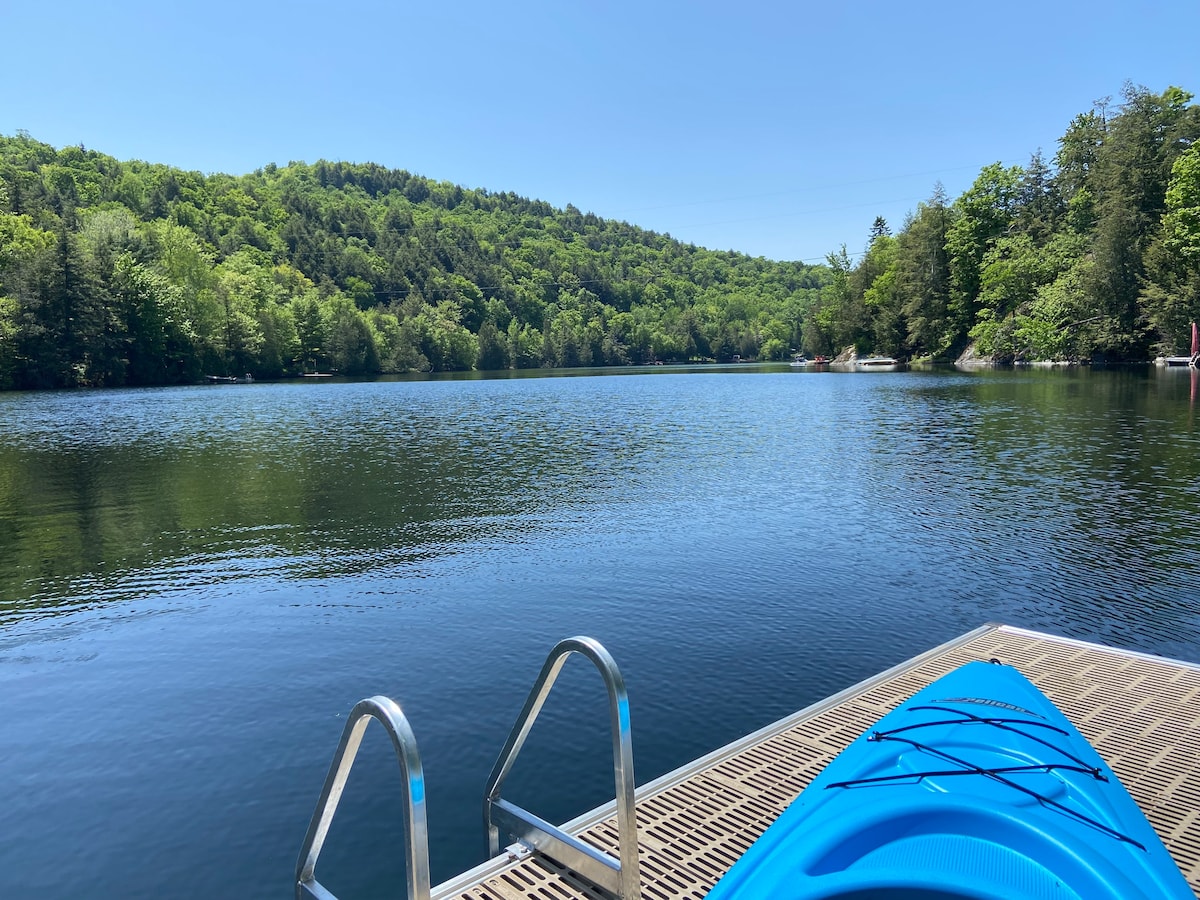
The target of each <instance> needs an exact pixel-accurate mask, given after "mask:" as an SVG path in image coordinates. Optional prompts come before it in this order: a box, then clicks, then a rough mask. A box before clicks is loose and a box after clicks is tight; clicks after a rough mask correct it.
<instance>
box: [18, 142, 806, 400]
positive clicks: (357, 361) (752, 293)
mask: <svg viewBox="0 0 1200 900" xmlns="http://www.w3.org/2000/svg"><path fill="white" fill-rule="evenodd" d="M827 280H828V273H827V271H826V269H825V267H823V266H805V265H802V264H799V263H780V262H771V261H768V260H765V259H762V258H751V257H749V256H746V255H744V254H739V253H724V252H713V251H709V250H703V249H700V248H697V247H695V246H692V245H686V244H683V243H680V242H678V241H675V240H672V239H671V238H670V237H668V236H665V235H659V234H655V233H652V232H648V231H644V230H642V229H640V228H637V227H634V226H631V225H628V224H626V223H620V222H613V221H606V220H603V219H600V218H598V217H596V216H594V215H590V214H588V215H584V214H583V213H581V212H580V211H579V210H577V209H575V208H574V207H572V206H567V208H566V209H565V210H558V209H554V208H552V207H550V206H549V205H548V204H546V203H541V202H537V201H530V200H526V199H524V198H521V197H518V196H516V195H514V194H493V193H489V192H488V191H484V190H467V189H465V188H462V187H458V186H456V185H452V184H448V183H444V182H435V181H431V180H429V179H426V178H422V177H419V176H416V175H411V174H409V173H408V172H404V171H396V170H388V169H384V168H382V167H380V166H377V165H372V164H363V165H351V164H346V163H328V162H317V163H316V164H313V165H305V164H303V163H290V164H289V165H287V166H286V167H277V166H275V165H269V166H266V167H264V168H263V169H261V170H259V171H257V172H254V173H253V174H251V175H246V176H242V177H233V176H228V175H207V176H205V175H201V174H199V173H197V172H184V171H180V170H178V169H173V168H170V167H168V166H164V165H151V164H147V163H143V162H126V163H122V162H118V161H117V160H115V159H113V158H111V157H108V156H105V155H103V154H101V153H98V152H95V151H92V150H87V149H85V148H83V147H66V148H63V149H61V150H56V149H54V148H53V147H50V146H48V145H46V144H43V143H40V142H37V141H35V140H33V139H32V138H31V137H30V136H29V135H26V134H23V133H19V134H17V135H16V136H13V137H0V386H3V387H9V388H11V387H17V388H39V387H61V386H77V385H145V384H165V383H179V382H188V381H195V380H197V379H198V378H200V377H201V376H203V375H207V374H218V375H230V374H236V375H241V374H244V373H250V374H252V375H254V376H255V377H260V378H262V377H267V378H269V377H280V376H285V375H289V374H298V373H303V372H314V371H322V372H330V371H334V372H340V373H344V374H351V375H357V374H374V373H388V372H405V371H448V370H461V369H470V368H473V367H474V368H480V369H502V368H508V367H517V368H527V367H539V366H597V365H627V364H638V363H650V362H655V361H668V360H672V361H686V360H697V359H700V360H717V361H721V360H730V359H733V358H734V357H735V356H740V357H743V358H747V359H754V358H760V359H782V358H786V356H787V355H788V353H789V352H791V351H792V350H793V348H796V347H798V346H799V342H800V337H801V322H802V321H803V318H804V313H805V310H806V309H807V307H808V306H809V305H810V304H812V303H815V301H816V299H817V297H818V296H819V295H820V292H821V290H822V288H823V286H824V284H825V282H826V281H827Z"/></svg>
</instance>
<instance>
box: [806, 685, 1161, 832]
mask: <svg viewBox="0 0 1200 900" xmlns="http://www.w3.org/2000/svg"><path fill="white" fill-rule="evenodd" d="M917 710H933V711H936V712H946V713H952V714H956V715H959V716H962V718H960V719H944V720H939V721H935V722H919V723H917V724H915V725H905V726H903V727H900V728H893V729H891V730H889V731H876V732H872V734H871V736H870V737H869V738H868V739H867V740H869V741H897V742H899V743H903V744H908V745H909V746H910V747H913V748H914V749H916V750H921V751H923V752H925V753H931V754H933V755H934V756H937V757H940V758H941V759H944V760H946V761H947V762H950V763H954V764H955V765H957V766H961V768H959V769H951V770H945V771H934V770H930V771H927V772H905V773H902V774H899V775H881V776H878V777H875V778H856V779H853V780H851V781H837V782H834V783H833V784H828V785H826V786H825V787H826V789H829V788H851V787H860V786H863V785H871V784H886V783H887V782H895V781H912V780H913V779H916V780H918V781H921V780H923V779H925V778H945V777H949V776H956V775H984V776H986V777H988V778H991V779H993V780H995V781H998V782H1000V783H1001V784H1003V785H1007V786H1008V787H1011V788H1014V789H1015V790H1018V791H1020V792H1021V793H1023V794H1028V795H1029V796H1030V797H1033V798H1034V799H1035V800H1037V801H1038V802H1039V803H1041V804H1043V805H1046V806H1050V807H1053V808H1054V809H1056V810H1058V811H1059V812H1063V813H1066V814H1067V815H1069V816H1072V817H1073V818H1075V819H1078V820H1079V821H1081V822H1083V823H1084V824H1086V825H1090V826H1092V827H1093V828H1098V829H1100V830H1101V831H1103V832H1105V833H1106V834H1109V835H1111V836H1112V837H1114V838H1116V839H1117V840H1120V841H1125V842H1126V843H1129V844H1132V845H1133V846H1135V847H1137V848H1138V849H1139V850H1145V849H1146V847H1145V845H1144V844H1142V843H1141V842H1140V841H1137V840H1134V839H1133V838H1131V837H1129V836H1128V835H1126V834H1123V833H1121V832H1120V831H1117V830H1116V829H1115V828H1111V827H1109V826H1108V825H1105V824H1104V823H1103V822H1099V821H1097V820H1096V819H1093V818H1092V817H1090V816H1086V815H1084V814H1083V813H1081V812H1079V811H1078V810H1074V809H1071V808H1070V807H1069V806H1065V805H1063V804H1062V803H1059V802H1058V801H1057V800H1053V799H1051V798H1050V797H1047V796H1045V795H1043V794H1039V793H1038V792H1037V791H1035V790H1032V789H1030V788H1028V787H1025V786H1024V785H1022V784H1018V783H1017V782H1015V781H1011V780H1009V779H1008V778H1005V777H1004V776H1005V775H1011V774H1015V773H1021V772H1052V771H1064V772H1079V773H1080V774H1083V775H1088V776H1090V777H1092V778H1094V779H1096V780H1097V781H1108V778H1107V777H1106V776H1105V775H1104V773H1103V772H1101V771H1100V769H1099V768H1097V767H1096V766H1089V765H1088V764H1087V763H1086V762H1085V761H1084V760H1081V759H1079V758H1078V757H1077V756H1074V755H1073V754H1071V753H1068V752H1067V751H1066V750H1063V749H1062V748H1061V747H1058V746H1056V745H1054V744H1052V743H1050V742H1049V741H1045V740H1042V739H1041V738H1040V737H1036V736H1035V735H1032V734H1028V733H1027V732H1025V731H1023V730H1022V729H1020V728H1015V727H1013V726H1014V725H1029V726H1036V727H1041V728H1049V729H1050V730H1052V731H1056V732H1058V733H1059V734H1063V735H1066V734H1067V732H1065V731H1063V729H1061V728H1058V727H1056V726H1054V725H1051V724H1049V723H1047V722H1035V721H1031V720H1028V719H1006V718H984V717H982V716H976V715H974V714H972V713H969V712H965V711H963V710H959V709H947V708H945V707H941V706H914V707H910V711H913V712H915V711H917ZM937 725H990V726H992V727H995V728H1001V729H1003V730H1005V731H1012V732H1014V733H1016V734H1019V735H1021V736H1022V737H1024V738H1027V739H1028V740H1031V741H1035V742H1036V743H1039V744H1044V745H1045V746H1047V747H1049V748H1051V749H1052V750H1055V751H1056V752H1058V753H1060V754H1062V755H1063V756H1065V757H1066V758H1067V759H1068V760H1070V762H1069V763H1041V764H1037V765H1027V766H999V767H995V768H991V769H985V768H983V767H982V766H977V765H975V764H974V763H971V762H969V761H967V760H965V759H960V758H958V757H957V756H954V755H953V754H950V753H947V752H946V751H944V750H939V749H938V748H937V747H932V746H930V745H928V744H923V743H921V742H920V741H914V740H912V739H911V738H906V737H898V736H897V735H899V734H900V732H904V731H913V730H915V729H919V728H929V727H932V726H937Z"/></svg>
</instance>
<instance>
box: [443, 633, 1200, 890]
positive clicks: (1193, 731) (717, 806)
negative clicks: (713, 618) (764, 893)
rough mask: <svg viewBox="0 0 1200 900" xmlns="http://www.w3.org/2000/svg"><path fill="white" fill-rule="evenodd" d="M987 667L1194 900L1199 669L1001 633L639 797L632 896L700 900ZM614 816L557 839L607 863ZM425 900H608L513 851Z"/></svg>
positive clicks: (828, 706) (1199, 808)
mask: <svg viewBox="0 0 1200 900" xmlns="http://www.w3.org/2000/svg"><path fill="white" fill-rule="evenodd" d="M992 658H996V659H999V660H1001V661H1002V662H1006V663H1010V664H1012V665H1014V666H1016V667H1017V668H1018V669H1020V670H1021V672H1023V673H1024V674H1025V675H1026V676H1027V677H1028V678H1029V679H1030V680H1031V681H1033V682H1034V684H1036V685H1037V686H1038V687H1039V688H1041V689H1042V691H1043V692H1044V693H1045V694H1046V695H1047V696H1048V697H1049V698H1050V699H1051V700H1053V701H1054V702H1055V703H1056V704H1057V705H1058V707H1059V709H1061V710H1062V711H1063V712H1064V713H1065V714H1066V715H1067V717H1068V718H1069V719H1071V721H1072V722H1074V723H1075V725H1076V727H1077V728H1079V730H1080V731H1081V732H1082V733H1083V735H1084V737H1086V738H1087V739H1088V740H1089V741H1090V742H1091V743H1092V745H1093V746H1094V747H1095V748H1096V749H1097V750H1098V751H1099V753H1100V755H1101V756H1102V757H1104V759H1105V761H1106V762H1108V764H1109V765H1110V766H1111V767H1112V768H1113V770H1114V771H1116V773H1117V775H1118V776H1119V777H1120V779H1121V781H1122V783H1124V785H1125V787H1126V788H1127V789H1128V790H1129V792H1130V794H1132V795H1133V798H1134V800H1136V801H1137V803H1138V805H1139V806H1140V807H1141V808H1142V810H1143V812H1145V814H1146V817H1147V818H1148V819H1149V820H1150V823H1151V825H1153V826H1154V829H1155V831H1157V832H1158V834H1159V836H1160V837H1161V838H1162V841H1163V843H1164V844H1165V845H1166V847H1167V850H1169V851H1170V853H1171V855H1172V857H1174V859H1175V862H1176V863H1178V865H1179V868H1180V869H1181V870H1182V872H1183V874H1184V877H1186V878H1187V880H1188V883H1189V884H1190V885H1191V887H1192V890H1193V891H1195V892H1196V893H1197V896H1200V666H1197V665H1193V664H1191V663H1183V662H1177V661H1173V660H1166V659H1160V658H1157V657H1152V656H1147V655H1144V654H1138V653H1132V652H1129V651H1122V650H1113V649H1110V648H1107V647H1102V646H1099V645H1096V644H1088V643H1084V642H1081V641H1073V640H1068V639H1065V638H1057V637H1051V636H1049V635H1045V634H1039V633H1037V632H1033V631H1026V630H1023V629H1018V628H1013V627H1010V626H1005V625H988V626H984V627H983V628H980V629H977V630H975V631H972V632H970V633H969V634H966V635H964V636H962V637H960V638H958V639H956V640H954V641H951V642H949V643H947V644H944V645H942V646H941V647H937V648H935V649H933V650H930V651H929V652H927V653H924V654H922V655H920V656H918V657H916V658H914V659H912V660H909V661H908V662H906V663H903V664H901V665H899V666H896V667H895V668H893V669H890V670H888V671H886V672H883V673H881V674H880V675H877V676H875V677H874V678H871V679H868V680H867V681H865V682H862V683H861V684H858V685H855V686H854V687H852V688H849V689H847V690H845V691H842V692H841V693H839V694H836V695H834V696H833V697H830V698H828V699H827V700H824V701H822V702H820V703H818V704H815V705H814V706H811V707H809V708H808V709H804V710H801V711H800V712H797V713H795V714H793V715H791V716H789V717H787V718H785V719H782V720H780V721H779V722H776V723H775V724H774V725H771V726H768V727H767V728H764V729H763V730H761V731H759V732H756V733H755V734H752V735H749V736H748V737H746V738H743V739H742V740H740V741H736V742H735V743H733V744H730V745H729V746H727V747H724V748H722V749H720V750H717V751H715V752H713V753H711V754H709V755H708V756H706V757H704V758H702V759H700V760H697V761H696V762H694V763H691V764H690V765H688V766H685V767H683V768H681V769H678V770H676V771H675V772H671V773H668V774H667V775H664V776H663V777H662V778H659V779H657V780H655V781H653V782H651V783H649V784H646V785H644V786H642V787H640V788H639V789H638V790H637V822H638V844H639V850H640V854H639V859H640V866H641V886H642V896H643V897H644V898H648V900H666V898H694V900H700V898H702V897H704V895H705V894H707V893H708V891H709V890H710V889H711V888H712V886H713V885H714V884H716V882H717V881H718V880H719V879H720V878H721V876H722V875H724V874H725V872H726V871H728V869H729V868H730V866H732V865H733V863H734V862H735V861H736V860H737V859H738V857H740V856H741V855H742V853H744V852H745V850H746V849H747V848H748V847H749V846H750V845H751V844H752V843H753V842H754V841H755V839H757V838H758V836H759V835H760V834H762V832H763V831H764V830H766V828H767V826H768V825H770V824H771V822H773V821H774V820H775V818H776V817H777V816H778V815H779V814H780V813H782V812H783V810H784V809H785V808H786V807H787V806H788V805H789V804H790V803H791V802H792V800H794V799H795V797H796V796H797V794H799V793H800V791H801V790H802V789H803V788H804V787H805V786H806V785H807V784H808V783H809V782H810V781H811V780H812V779H813V777H814V776H815V775H816V774H817V773H818V772H819V771H820V770H821V769H822V768H823V767H824V766H825V764H826V763H828V762H829V761H830V760H831V759H833V757H834V756H836V755H837V754H838V753H839V752H840V751H841V750H842V748H843V747H845V746H846V745H847V744H848V743H850V741H852V740H853V739H854V738H856V737H857V736H858V735H859V734H861V733H862V732H863V731H864V730H866V729H867V728H868V727H869V726H870V725H872V724H873V723H874V722H875V721H876V720H877V719H879V718H880V717H881V716H882V715H883V714H884V713H886V712H887V711H888V710H890V709H892V708H893V707H895V706H897V705H899V704H900V703H901V702H903V701H904V700H905V699H907V698H908V697H909V696H911V695H912V694H913V693H915V692H916V691H918V690H920V689H921V688H923V687H925V685H927V684H929V683H930V682H932V681H934V680H935V679H937V678H939V677H941V676H942V675H944V674H946V673H947V672H949V671H951V670H953V669H954V668H956V667H958V666H959V665H961V664H962V663H965V662H969V661H970V660H974V659H992ZM635 722H636V718H635ZM635 738H636V734H635ZM635 751H636V747H635ZM614 810H615V804H610V805H609V806H607V807H602V808H600V809H597V810H594V811H593V812H591V813H588V814H586V815H584V816H581V817H579V818H578V819H575V820H574V821H572V822H570V823H567V825H566V826H564V830H566V831H568V832H570V833H572V834H577V835H579V836H580V837H581V838H582V839H583V840H585V841H586V842H588V843H590V844H592V845H593V846H596V847H599V848H600V849H602V850H604V851H606V852H608V853H612V854H614V855H615V854H616V852H617V832H616V825H615V818H614V815H615V812H614ZM433 898H434V900H453V898H459V900H528V898H536V900H572V898H589V900H603V898H604V895H603V894H602V893H600V892H598V891H597V890H595V889H594V888H591V887H589V886H588V885H586V884H585V883H583V882H581V881H580V880H578V879H577V878H575V877H573V876H572V874H571V873H570V872H568V871H565V870H563V869H561V868H559V867H557V866H555V865H554V864H552V863H550V862H548V861H546V860H545V859H543V858H541V857H538V856H534V855H530V854H529V853H528V852H526V851H523V850H522V851H520V852H514V853H511V854H510V855H509V857H508V858H507V859H501V860H499V861H497V860H493V861H491V862H489V863H485V864H484V865H481V866H479V867H477V868H475V869H472V870H471V871H469V872H466V873H464V874H463V875H461V876H459V877H458V878H455V879H452V880H450V881H447V882H444V883H443V884H441V885H439V886H437V887H436V888H434V890H433Z"/></svg>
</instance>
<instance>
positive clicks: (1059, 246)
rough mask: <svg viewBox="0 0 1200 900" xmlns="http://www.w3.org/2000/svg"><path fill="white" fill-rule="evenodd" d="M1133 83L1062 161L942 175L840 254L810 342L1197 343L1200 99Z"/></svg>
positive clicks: (1075, 354) (1060, 352) (1092, 351)
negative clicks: (899, 215) (951, 191)
mask: <svg viewBox="0 0 1200 900" xmlns="http://www.w3.org/2000/svg"><path fill="white" fill-rule="evenodd" d="M1191 100H1192V95H1191V94H1189V93H1187V92H1185V91H1182V90H1180V89H1179V88H1174V87H1172V88H1168V89H1167V90H1166V91H1165V92H1163V93H1162V94H1152V93H1150V92H1149V91H1148V90H1146V89H1145V88H1141V87H1136V86H1134V85H1126V88H1125V92H1124V97H1123V101H1124V102H1123V103H1122V104H1121V105H1120V106H1119V107H1117V108H1116V109H1110V108H1109V105H1108V102H1107V101H1101V102H1098V103H1097V104H1096V105H1095V106H1094V107H1093V108H1092V109H1091V110H1089V111H1088V112H1086V113H1082V114H1080V115H1078V116H1076V117H1075V118H1074V119H1073V120H1072V121H1071V123H1070V124H1069V126H1068V127H1067V130H1066V133H1065V134H1064V135H1063V136H1062V137H1061V138H1060V139H1059V141H1058V152H1057V153H1056V155H1055V157H1054V160H1053V164H1051V163H1050V162H1048V161H1047V160H1046V159H1045V158H1044V157H1043V156H1042V154H1041V152H1040V151H1039V152H1037V153H1035V154H1034V155H1033V157H1032V159H1031V160H1030V162H1029V164H1028V165H1027V166H1025V167H1024V168H1021V167H1010V168H1005V167H1003V166H1001V165H1000V164H995V165H990V166H986V167H985V168H984V169H983V171H982V172H980V174H979V177H978V178H977V179H976V181H975V183H974V184H973V185H972V186H971V187H970V188H969V189H968V190H967V191H966V192H965V193H964V194H963V195H962V196H961V197H959V198H958V199H957V200H955V201H954V202H950V201H949V200H948V199H947V198H946V196H945V195H944V193H943V192H942V191H941V190H940V189H939V190H936V191H935V192H934V194H933V196H932V197H931V198H930V200H929V201H928V202H926V203H922V204H921V205H920V206H919V207H918V208H917V210H916V211H915V212H914V213H913V214H912V215H911V216H910V217H909V220H908V221H907V222H905V223H904V227H903V229H902V230H901V231H900V232H899V233H898V234H896V235H894V236H893V235H891V234H889V233H888V229H887V227H886V223H883V222H877V223H876V227H875V229H874V230H873V233H872V238H871V240H870V243H869V245H868V247H867V251H866V253H865V254H864V255H863V256H862V258H861V259H860V260H859V261H858V262H857V263H852V261H851V259H850V258H849V257H848V256H847V254H846V253H845V251H844V249H843V252H842V253H839V254H834V255H831V256H830V258H829V262H830V265H831V267H832V269H833V276H834V279H833V283H832V284H831V285H830V287H829V288H828V289H827V290H826V291H824V292H823V293H822V295H821V301H820V309H818V310H816V311H815V312H810V315H809V316H808V317H807V318H806V320H805V322H804V323H803V328H804V344H805V346H808V347H813V348H816V347H821V346H829V345H832V346H836V347H841V346H845V345H848V344H856V345H858V346H860V347H864V346H865V347H869V348H871V349H872V350H874V351H876V352H881V353H888V354H895V355H905V356H908V355H913V356H931V357H934V358H953V357H954V356H956V355H957V354H958V353H959V352H960V351H961V350H963V349H964V347H965V346H966V345H967V343H968V341H971V340H974V341H975V342H977V348H978V352H979V353H981V354H983V355H987V356H993V357H995V358H996V359H998V360H1001V361H1003V360H1013V359H1042V360H1079V361H1082V360H1093V361H1096V360H1110V361H1112V360H1140V361H1144V360H1146V359H1148V358H1149V357H1150V356H1151V355H1153V354H1155V353H1158V352H1164V351H1165V352H1171V351H1173V350H1177V349H1180V348H1186V347H1188V345H1189V331H1190V330H1189V327H1188V323H1189V322H1191V321H1192V320H1193V319H1196V318H1197V317H1200V143H1198V142H1197V138H1200V107H1198V106H1196V105H1194V104H1192V103H1191Z"/></svg>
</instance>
